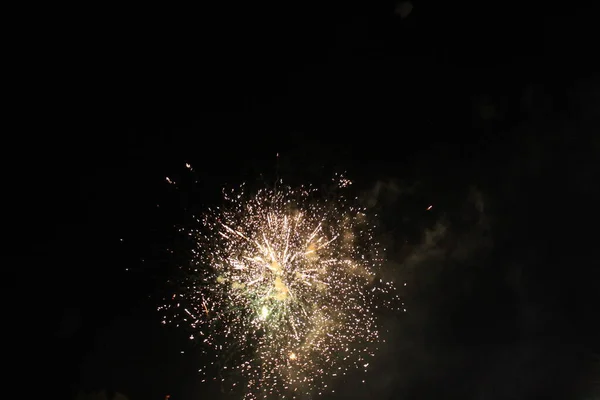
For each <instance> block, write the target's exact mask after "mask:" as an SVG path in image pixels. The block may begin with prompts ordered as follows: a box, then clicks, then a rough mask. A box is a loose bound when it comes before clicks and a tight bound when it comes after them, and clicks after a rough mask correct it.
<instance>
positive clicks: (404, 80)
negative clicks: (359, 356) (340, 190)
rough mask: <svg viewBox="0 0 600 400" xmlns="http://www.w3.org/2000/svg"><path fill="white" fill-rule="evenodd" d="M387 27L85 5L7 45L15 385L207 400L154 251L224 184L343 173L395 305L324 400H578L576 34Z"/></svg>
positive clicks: (440, 20) (579, 121)
mask: <svg viewBox="0 0 600 400" xmlns="http://www.w3.org/2000/svg"><path fill="white" fill-rule="evenodd" d="M394 7H395V4H393V3H374V2H362V3H361V2H350V3H348V2H344V3H342V2H339V3H327V5H323V4H321V5H316V4H309V3H302V4H296V3H294V4H292V3H290V4H278V5H273V4H267V3H263V4H253V3H245V4H235V3H227V4H225V3H222V4H217V5H215V4H211V5H207V6H206V7H205V6H195V7H192V8H186V9H184V8H181V9H175V8H174V7H169V8H168V9H167V8H162V7H157V8H152V7H150V6H145V7H142V8H140V9H133V10H132V9H124V8H123V9H118V8H110V9H109V8H108V6H104V5H102V6H101V5H98V7H97V9H88V8H86V9H83V8H82V9H70V10H65V14H63V15H62V16H61V17H60V18H57V19H56V20H53V21H52V22H51V23H50V24H49V26H48V27H47V28H45V29H42V32H40V33H39V34H35V35H33V36H34V37H33V39H32V45H31V48H30V49H29V50H27V51H29V52H30V55H31V56H32V61H31V63H25V64H27V68H25V69H24V71H23V72H25V74H26V75H27V76H28V77H29V81H30V82H34V83H33V89H32V91H31V93H29V92H27V93H25V91H23V93H21V95H22V96H24V97H29V99H30V100H33V101H34V102H35V103H37V105H39V106H41V107H40V108H39V109H40V111H39V112H37V111H36V112H33V111H32V112H30V113H27V115H26V116H25V117H24V118H23V120H22V125H21V126H20V128H19V130H18V131H16V133H15V135H13V136H14V137H13V139H14V143H15V144H16V147H18V148H19V149H21V150H24V152H23V154H24V155H22V156H21V155H20V156H19V157H15V158H14V162H13V161H12V158H11V157H10V155H9V157H8V159H9V160H10V162H11V167H10V168H11V171H16V172H13V173H11V175H12V177H13V178H15V179H14V181H15V183H14V184H12V185H11V188H12V189H11V190H10V191H9V192H7V193H9V195H10V197H11V198H15V199H16V203H18V204H17V205H18V206H19V208H18V209H19V210H23V211H19V213H20V214H19V213H17V214H18V215H17V216H16V218H15V219H16V220H17V221H18V225H19V228H17V229H16V230H15V231H14V235H13V236H16V237H17V238H19V239H21V238H22V239H25V240H19V242H21V247H13V248H12V249H10V250H11V251H9V261H10V262H12V263H13V264H12V265H15V266H18V265H27V268H26V269H24V270H25V272H26V273H25V274H26V275H29V277H28V278H26V279H25V280H24V281H23V282H25V284H24V286H27V287H29V289H28V291H32V292H34V294H35V298H36V299H40V300H36V301H35V306H31V305H27V306H26V307H25V308H26V309H27V310H29V311H26V312H24V313H20V314H21V316H22V317H25V318H24V319H26V320H28V322H32V321H33V325H35V327H34V328H33V329H31V330H29V333H28V334H27V337H28V340H29V341H30V343H35V344H36V346H32V347H37V344H40V343H41V346H42V347H43V350H42V351H40V352H37V353H35V354H34V355H33V356H31V359H28V360H27V361H24V362H23V361H21V363H23V364H24V365H29V366H32V365H35V368H34V369H38V370H44V371H47V372H46V373H44V374H42V375H43V376H44V378H43V379H44V380H48V381H51V382H52V385H56V384H58V385H57V386H60V388H59V389H56V390H59V393H60V395H59V397H61V398H63V397H69V396H74V395H75V393H77V392H78V391H79V390H85V391H91V390H94V391H96V390H101V389H106V390H109V391H118V392H121V393H123V394H125V395H126V396H128V398H130V399H132V400H135V399H163V398H164V396H165V395H166V394H171V399H173V400H178V399H192V398H195V399H197V398H218V397H217V396H223V397H222V398H229V397H227V396H226V395H221V394H219V393H218V387H213V386H210V385H209V386H201V385H200V384H199V382H198V381H199V378H198V377H197V376H196V375H195V371H196V370H197V369H198V368H199V367H200V365H199V363H200V361H199V358H198V357H199V356H198V354H197V352H196V350H195V349H194V348H193V347H192V346H191V344H190V343H189V341H186V339H185V336H186V334H185V332H183V331H181V330H177V329H174V328H172V327H163V326H162V325H160V316H159V315H158V314H157V313H155V312H154V307H155V303H156V302H157V298H158V297H159V296H160V294H161V293H162V292H163V291H165V290H167V289H166V285H165V281H166V280H167V279H168V277H169V276H170V273H171V270H170V268H171V266H172V263H173V262H172V260H173V257H175V258H176V257H177V256H172V255H170V253H169V250H168V249H170V248H171V246H172V244H173V241H174V239H173V237H172V231H170V227H171V226H172V225H173V224H177V223H181V222H183V221H185V218H186V210H185V209H187V208H188V207H191V204H190V203H193V206H194V207H195V208H197V209H201V208H202V207H204V206H205V205H209V204H215V203H218V201H219V197H220V188H221V187H222V186H223V185H224V184H234V185H235V184H239V183H241V182H243V181H251V182H261V180H265V181H268V182H272V181H273V180H274V178H275V175H276V173H278V174H279V176H280V177H282V178H284V179H286V180H288V181H290V182H293V183H297V182H308V181H315V180H319V179H322V178H323V176H330V175H331V173H332V172H334V171H344V170H345V171H347V172H348V175H349V177H350V178H352V179H353V180H354V181H356V186H357V187H358V189H359V191H360V192H361V193H363V195H365V196H367V197H368V196H371V197H372V200H373V202H374V203H376V206H375V208H376V209H377V210H378V211H379V212H380V214H381V225H382V227H383V230H384V231H385V232H386V234H385V236H384V239H385V240H386V241H387V244H388V247H389V248H390V249H391V250H390V254H389V257H388V258H389V263H390V265H394V266H395V267H394V268H392V269H391V270H392V272H391V273H392V275H393V276H394V278H395V279H397V280H398V281H407V282H409V283H410V285H408V287H409V289H405V292H404V293H403V294H404V295H405V299H406V302H407V304H408V309H409V310H408V312H407V313H406V314H403V315H401V316H397V317H395V318H394V320H393V321H392V322H390V323H389V324H390V325H389V326H390V327H391V328H390V331H391V333H390V334H389V335H390V336H389V338H388V339H389V340H388V348H387V350H386V352H385V355H383V356H382V357H381V361H380V362H379V363H378V364H376V366H374V367H373V369H374V370H373V371H371V372H370V375H369V376H367V377H368V378H369V379H368V381H369V380H370V381H371V383H370V384H369V385H367V387H366V388H365V386H364V385H363V386H361V385H359V384H354V383H353V382H350V383H344V382H339V390H338V393H340V394H339V395H338V397H337V398H350V397H351V395H352V396H354V397H353V398H365V399H366V398H390V399H391V398H404V399H429V398H440V397H441V398H462V399H509V398H514V399H526V398H563V399H566V398H573V399H574V398H584V395H585V394H586V393H591V392H590V390H592V389H590V387H591V383H590V382H591V381H593V379H594V376H596V379H598V378H597V376H598V369H597V366H596V367H594V365H593V356H594V354H598V352H599V351H598V341H597V337H600V335H598V331H597V328H596V326H595V325H596V324H595V320H596V319H597V317H596V314H597V313H596V312H595V311H594V310H595V308H594V305H595V301H596V300H597V292H598V289H597V288H598V272H597V271H598V269H597V267H596V265H597V263H598V262H597V255H596V254H595V251H594V250H595V247H596V243H595V241H596V237H597V234H596V232H597V223H596V217H597V216H598V215H597V214H598V211H597V210H596V208H595V207H596V206H595V205H596V204H600V202H599V201H598V190H597V189H598V187H597V185H598V182H600V179H599V178H600V177H599V169H598V154H599V153H598V151H599V150H600V147H599V143H600V142H599V141H598V138H597V132H598V127H599V126H598V113H597V112H598V102H597V100H598V97H597V96H598V81H597V77H596V76H595V75H594V74H595V71H596V68H595V61H594V58H595V54H594V51H593V48H594V45H593V43H594V40H593V37H594V35H593V31H594V24H595V16H596V15H597V14H595V13H594V12H593V10H591V9H584V8H577V7H575V6H572V7H571V6H570V7H566V6H564V5H563V6H560V5H552V4H545V5H544V7H543V8H534V7H529V8H528V7H526V6H523V5H519V6H517V5H513V4H507V3H489V4H488V3H486V4H485V5H484V4H481V5H478V6H474V5H471V4H467V3H461V4H454V3H450V2H447V3H444V4H438V3H431V2H430V3H428V2H416V1H415V3H414V10H413V12H412V13H411V14H410V15H409V16H408V18H406V19H400V17H399V16H398V15H395V14H394ZM53 11H54V12H56V10H53ZM70 13H75V15H76V17H73V18H65V17H64V16H65V15H70ZM59 14H60V13H59ZM36 109H37V108H36ZM489 109H493V110H495V112H496V114H495V117H494V116H492V117H489V113H488V114H486V110H489ZM34 124H35V126H36V127H35V128H33V126H34ZM277 153H279V155H280V157H279V162H278V163H277V161H276V157H275V155H276V154H277ZM186 162H189V163H191V164H192V166H193V167H194V169H195V171H196V172H197V174H198V180H199V182H200V183H199V184H198V185H197V186H194V188H193V189H192V186H191V185H189V186H185V187H184V195H183V196H182V195H181V193H180V192H177V191H174V190H173V187H172V186H169V185H167V184H166V182H165V177H166V176H170V177H174V179H176V178H177V179H178V177H179V176H182V175H183V174H184V173H185V163H186ZM277 165H278V166H277ZM182 179H183V178H182ZM409 187H413V188H414V190H413V191H412V192H411V193H409V194H403V193H405V192H407V190H406V189H407V188H409ZM375 188H380V189H381V188H383V189H382V190H379V192H377V191H376V190H375ZM186 191H189V192H190V193H188V195H185V192H186ZM191 192H193V193H191ZM12 194H16V195H14V196H13V195H12ZM477 196H481V198H483V199H484V200H481V201H480V202H479V203H478V202H477V201H475V200H473V199H474V198H476V197H477ZM186 199H187V200H186ZM429 204H434V208H433V209H432V210H431V212H427V211H426V210H425V208H426V207H427V206H428V205H429ZM477 204H479V205H481V204H485V208H484V211H481V210H480V211H479V212H477V211H474V210H476V209H477ZM157 205H158V206H157ZM483 220H485V224H483V222H482V221H483ZM483 225H485V227H484V228H482V226H483ZM436 226H437V227H439V226H443V227H444V228H445V233H444V235H443V239H442V240H441V241H440V242H438V243H436V244H435V246H433V247H429V248H428V247H427V246H425V245H424V243H425V242H427V240H426V239H425V238H426V237H427V234H426V232H427V231H431V230H432V229H436V228H435V227H436ZM121 239H122V240H121ZM461 251H462V253H461ZM417 252H419V253H418V254H419V257H420V258H419V262H416V261H414V260H415V259H416V258H415V257H413V258H411V254H412V255H413V256H414V255H415V254H417ZM458 253H461V254H462V255H460V256H457V255H456V254H458ZM13 254H14V257H13ZM440 254H441V255H440ZM23 258H25V262H23ZM411 260H412V261H411ZM29 266H31V267H29ZM9 271H10V269H9ZM32 277H34V278H33V283H32V284H31V283H27V282H31V279H32ZM19 279H20V278H19ZM14 281H17V282H20V281H18V280H17V278H15V280H14ZM15 286H17V285H15ZM18 286H19V287H21V286H22V285H20V284H19V285H18ZM410 288H414V289H410ZM21 296H23V295H21ZM27 301H30V302H32V303H33V300H27ZM33 309H35V310H36V311H35V313H34V314H35V315H36V317H34V316H33V314H31V310H33ZM30 336H31V339H29V337H30ZM181 351H185V353H184V354H181ZM26 368H28V369H31V367H26ZM594 368H596V369H595V370H594ZM594 371H595V372H594ZM594 374H596V375H594ZM232 398H233V397H232ZM332 398H333V397H332Z"/></svg>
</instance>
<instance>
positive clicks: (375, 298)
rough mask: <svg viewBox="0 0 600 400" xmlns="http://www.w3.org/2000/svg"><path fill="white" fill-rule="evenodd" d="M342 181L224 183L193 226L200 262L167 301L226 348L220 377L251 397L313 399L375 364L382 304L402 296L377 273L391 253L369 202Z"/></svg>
mask: <svg viewBox="0 0 600 400" xmlns="http://www.w3.org/2000/svg"><path fill="white" fill-rule="evenodd" d="M334 181H335V186H336V193H335V194H334V196H332V197H331V196H330V197H329V198H325V197H324V196H323V194H322V193H321V192H320V191H318V190H317V189H315V188H311V187H300V188H298V189H293V188H290V187H280V188H279V189H263V190H260V191H258V192H256V193H254V194H247V193H246V192H245V191H244V186H242V187H241V188H239V189H237V190H228V191H224V192H223V193H224V203H225V204H224V205H223V206H222V207H219V208H217V209H214V210H209V212H207V213H205V214H204V215H203V216H202V217H201V218H198V219H197V222H198V223H199V224H198V226H199V227H198V229H194V230H187V231H185V233H186V234H187V235H189V236H190V237H191V238H193V242H194V249H193V251H192V254H193V259H192V260H191V262H190V263H189V265H188V266H187V267H186V269H187V274H186V278H185V279H184V282H183V283H182V285H181V291H180V292H179V293H176V294H175V295H173V298H172V300H174V301H173V302H170V303H168V304H167V305H165V306H164V307H161V308H159V309H160V310H163V311H164V310H167V309H171V310H174V311H175V313H172V315H177V313H179V314H178V315H179V318H178V319H176V320H177V321H180V322H181V321H182V320H184V321H185V322H186V323H188V324H189V325H190V326H191V327H192V329H193V331H194V332H193V334H192V338H197V339H200V341H201V342H203V344H204V348H206V349H208V352H209V353H210V354H211V355H216V360H215V362H214V364H215V365H218V366H219V367H218V369H219V378H218V379H221V380H223V381H225V380H227V379H226V378H227V377H228V376H229V377H231V378H233V379H231V381H232V385H233V386H236V385H240V383H242V382H243V385H244V386H246V387H245V389H244V393H245V395H246V397H247V398H263V397H264V398H268V397H270V396H276V397H277V398H284V397H288V398H299V397H304V396H308V397H310V396H311V395H312V394H320V393H322V392H323V391H327V390H328V388H329V389H331V388H330V386H331V383H330V378H333V377H335V376H341V375H345V374H346V372H348V371H349V370H351V369H356V368H360V369H365V368H366V367H367V366H368V363H369V361H368V359H369V358H370V357H372V356H373V355H374V352H375V350H376V344H377V342H378V341H379V326H378V324H377V320H376V309H378V308H379V309H385V308H389V307H391V306H392V304H394V302H395V299H396V298H397V295H395V289H394V287H393V284H392V283H391V282H386V281H384V280H382V279H379V278H378V277H377V271H378V268H379V267H380V266H381V263H382V260H383V259H382V254H381V253H380V246H379V245H378V243H376V241H375V240H374V238H373V229H374V227H373V226H372V225H370V224H369V222H368V219H367V217H366V214H365V209H364V208H361V207H359V206H357V205H356V204H354V201H350V200H348V199H347V198H346V197H344V196H343V195H341V194H340V193H339V192H340V191H343V190H344V189H345V188H346V187H347V186H349V185H350V184H351V182H350V181H348V180H347V179H344V178H341V177H337V178H336V179H335V180H334ZM385 299H387V300H385ZM167 320H170V318H167V317H165V322H168V321H167ZM206 369H207V368H203V369H202V370H201V371H202V372H203V373H206ZM240 378H243V379H240ZM240 386H241V385H240Z"/></svg>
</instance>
